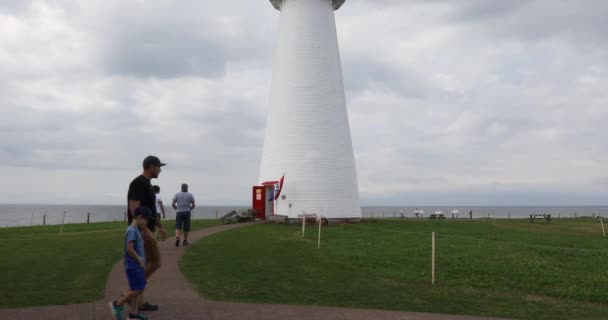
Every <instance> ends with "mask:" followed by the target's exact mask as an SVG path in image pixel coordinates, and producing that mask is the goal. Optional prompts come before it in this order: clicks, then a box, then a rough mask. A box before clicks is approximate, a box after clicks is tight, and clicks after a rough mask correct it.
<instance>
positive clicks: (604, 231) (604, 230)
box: [600, 217, 606, 238]
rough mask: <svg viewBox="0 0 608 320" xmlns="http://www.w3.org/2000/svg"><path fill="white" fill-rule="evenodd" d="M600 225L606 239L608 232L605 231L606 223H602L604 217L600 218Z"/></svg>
mask: <svg viewBox="0 0 608 320" xmlns="http://www.w3.org/2000/svg"><path fill="white" fill-rule="evenodd" d="M600 223H601V224H602V233H603V234H604V238H606V230H604V222H603V221H602V217H600Z"/></svg>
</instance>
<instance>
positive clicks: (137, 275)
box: [126, 267, 146, 291]
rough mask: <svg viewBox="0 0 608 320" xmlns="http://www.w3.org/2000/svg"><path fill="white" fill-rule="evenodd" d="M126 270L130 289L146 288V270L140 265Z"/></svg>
mask: <svg viewBox="0 0 608 320" xmlns="http://www.w3.org/2000/svg"><path fill="white" fill-rule="evenodd" d="M126 271H127V280H129V289H131V291H141V290H144V289H145V288H146V272H144V269H143V268H142V267H137V268H132V269H127V270H126Z"/></svg>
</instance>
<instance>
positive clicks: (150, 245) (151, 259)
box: [142, 228, 160, 266]
mask: <svg viewBox="0 0 608 320" xmlns="http://www.w3.org/2000/svg"><path fill="white" fill-rule="evenodd" d="M146 229H147V228H146ZM142 236H143V238H144V253H145V254H146V266H160V251H159V250H158V244H157V243H156V239H154V235H153V234H152V233H151V232H150V231H149V230H144V232H143V233H142Z"/></svg>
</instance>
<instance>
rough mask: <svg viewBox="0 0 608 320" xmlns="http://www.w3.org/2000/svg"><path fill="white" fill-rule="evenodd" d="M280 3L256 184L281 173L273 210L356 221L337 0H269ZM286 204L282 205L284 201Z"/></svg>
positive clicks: (357, 211) (358, 213)
mask: <svg viewBox="0 0 608 320" xmlns="http://www.w3.org/2000/svg"><path fill="white" fill-rule="evenodd" d="M271 2H272V3H273V5H275V6H277V7H278V8H280V12H281V13H280V14H281V19H280V25H279V32H278V33H279V35H278V41H277V45H276V50H275V53H274V65H273V75H272V86H271V92H270V106H269V113H268V118H267V124H266V137H265V140H264V151H263V155H262V163H261V170H260V182H265V181H275V180H279V179H280V178H281V176H282V175H283V173H285V185H284V189H283V193H282V194H283V195H285V196H286V197H287V198H286V199H285V200H280V201H279V202H278V208H277V210H278V211H277V213H278V214H281V215H289V216H290V217H291V218H295V217H297V215H298V214H301V213H302V212H303V211H306V212H309V213H319V212H321V210H322V211H323V216H325V217H328V218H334V219H335V218H360V217H361V208H360V206H359V191H358V186H357V175H356V172H355V160H354V155H353V147H352V142H351V137H350V127H349V123H348V115H347V112H346V101H345V97H344V84H343V80H342V67H341V63H340V53H339V50H338V41H337V35H336V24H335V19H334V8H338V7H339V6H340V5H341V4H342V3H343V2H344V1H342V0H334V1H332V0H283V1H273V0H271ZM290 203H291V204H292V207H291V208H289V204H290Z"/></svg>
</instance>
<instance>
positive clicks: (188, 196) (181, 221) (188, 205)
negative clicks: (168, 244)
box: [171, 183, 196, 247]
mask: <svg viewBox="0 0 608 320" xmlns="http://www.w3.org/2000/svg"><path fill="white" fill-rule="evenodd" d="M171 206H172V207H173V209H175V212H176V214H175V246H176V247H179V236H180V231H181V230H182V229H183V230H184V242H183V245H184V246H187V245H188V233H189V232H190V220H191V218H192V210H194V208H195V207H196V204H195V202H194V196H193V195H192V193H190V192H188V185H187V184H185V183H184V184H182V191H181V192H178V193H176V194H175V197H173V203H172V204H171Z"/></svg>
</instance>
